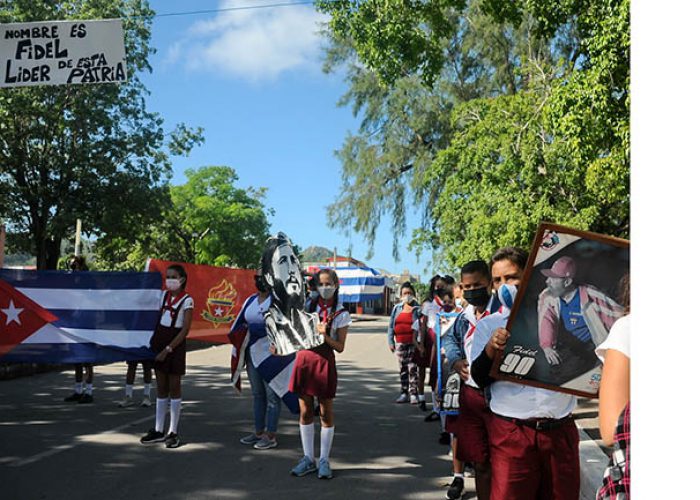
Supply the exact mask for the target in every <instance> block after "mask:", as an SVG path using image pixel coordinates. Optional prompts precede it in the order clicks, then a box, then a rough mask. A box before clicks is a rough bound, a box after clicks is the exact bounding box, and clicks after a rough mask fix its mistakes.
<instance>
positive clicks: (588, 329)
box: [537, 256, 623, 385]
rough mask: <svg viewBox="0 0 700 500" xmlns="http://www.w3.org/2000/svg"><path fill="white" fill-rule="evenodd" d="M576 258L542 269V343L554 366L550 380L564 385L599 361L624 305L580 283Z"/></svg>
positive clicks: (540, 309)
mask: <svg viewBox="0 0 700 500" xmlns="http://www.w3.org/2000/svg"><path fill="white" fill-rule="evenodd" d="M576 267H577V266H576V261H575V260H574V259H573V258H572V257H569V256H564V257H560V258H558V259H557V260H556V261H554V263H553V264H552V267H551V268H549V269H542V270H541V273H542V274H543V275H544V276H545V277H546V288H545V289H544V290H543V291H542V292H541V293H540V295H539V298H538V304H537V316H538V327H539V329H538V336H539V344H540V347H541V348H542V351H543V353H544V356H545V358H546V359H547V362H548V363H549V365H550V380H551V382H552V383H554V384H557V385H561V384H564V383H566V382H567V381H569V380H572V379H574V378H576V377H578V376H580V375H583V374H584V373H586V372H588V371H589V370H591V369H593V368H594V367H595V366H596V365H597V364H598V363H599V362H598V358H597V357H596V355H595V348H596V346H598V345H599V344H601V343H602V342H603V341H604V340H605V338H606V337H607V336H608V332H609V331H610V328H611V327H612V325H613V323H614V322H615V320H617V319H618V318H619V317H620V316H622V315H623V308H622V306H620V305H619V304H618V303H617V302H615V301H614V300H613V299H611V298H610V297H608V296H607V295H606V294H605V293H603V292H602V291H600V290H599V289H597V288H596V287H594V286H593V285H587V284H582V283H578V282H577V280H576V271H577V269H576Z"/></svg>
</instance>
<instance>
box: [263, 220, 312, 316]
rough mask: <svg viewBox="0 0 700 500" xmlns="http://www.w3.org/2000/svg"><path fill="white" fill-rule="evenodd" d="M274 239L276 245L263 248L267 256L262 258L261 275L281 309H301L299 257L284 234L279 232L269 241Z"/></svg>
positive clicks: (302, 281) (301, 294) (301, 283)
mask: <svg viewBox="0 0 700 500" xmlns="http://www.w3.org/2000/svg"><path fill="white" fill-rule="evenodd" d="M275 240H276V241H277V243H278V246H276V247H274V246H272V247H270V246H268V248H267V249H266V250H265V252H266V253H267V257H266V258H263V269H262V273H263V277H264V279H265V282H266V283H267V284H268V285H269V286H270V288H271V289H272V291H273V293H274V295H275V298H276V299H277V301H278V303H279V305H280V307H282V309H284V310H288V309H290V308H292V309H294V308H296V309H301V308H303V307H304V299H305V297H304V280H303V278H302V273H301V265H300V263H299V259H298V257H297V256H296V254H295V253H294V249H293V248H292V246H291V244H290V242H289V239H288V238H287V237H286V236H285V235H284V234H282V233H279V234H278V235H277V237H276V238H275V239H273V240H271V241H275ZM270 252H271V253H270Z"/></svg>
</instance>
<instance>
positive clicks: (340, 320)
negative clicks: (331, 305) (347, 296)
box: [316, 305, 352, 340]
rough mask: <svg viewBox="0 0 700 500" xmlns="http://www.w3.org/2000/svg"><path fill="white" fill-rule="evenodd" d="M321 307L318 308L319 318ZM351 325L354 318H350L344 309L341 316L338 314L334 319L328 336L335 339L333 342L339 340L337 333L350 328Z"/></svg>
mask: <svg viewBox="0 0 700 500" xmlns="http://www.w3.org/2000/svg"><path fill="white" fill-rule="evenodd" d="M321 310H322V309H321V306H320V305H318V306H316V313H317V314H318V315H319V318H321ZM321 319H323V318H321ZM350 323H352V318H351V317H350V313H349V312H347V311H346V310H345V309H343V310H342V311H341V312H340V314H338V315H337V316H336V317H335V318H333V322H332V323H331V331H330V332H328V335H329V336H330V337H331V338H332V339H333V340H338V334H337V331H338V330H339V329H340V328H344V327H346V326H349V325H350Z"/></svg>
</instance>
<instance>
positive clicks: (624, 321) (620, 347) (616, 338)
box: [595, 314, 632, 363]
mask: <svg viewBox="0 0 700 500" xmlns="http://www.w3.org/2000/svg"><path fill="white" fill-rule="evenodd" d="M631 323H632V322H631V320H630V315H629V314H628V315H627V316H623V317H621V318H620V319H618V320H617V321H615V323H614V324H613V326H612V328H610V333H608V337H607V338H606V339H605V341H603V343H602V344H600V345H599V346H598V347H597V348H596V350H595V353H596V355H597V356H598V358H599V359H600V360H601V361H602V362H603V363H605V353H606V352H607V350H608V349H613V350H615V351H620V352H621V353H622V354H624V355H625V356H627V357H628V358H630V359H631V356H630V326H631Z"/></svg>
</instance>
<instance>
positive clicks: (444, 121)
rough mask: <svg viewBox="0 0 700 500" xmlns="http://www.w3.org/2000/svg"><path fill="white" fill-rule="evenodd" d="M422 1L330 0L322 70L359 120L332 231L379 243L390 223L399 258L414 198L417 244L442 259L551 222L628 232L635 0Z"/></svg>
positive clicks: (486, 248)
mask: <svg viewBox="0 0 700 500" xmlns="http://www.w3.org/2000/svg"><path fill="white" fill-rule="evenodd" d="M412 5H413V4H412V3H402V2H373V1H366V2H361V1H355V2H348V1H344V2H327V3H321V8H322V9H323V10H325V11H326V12H329V13H330V14H331V16H332V20H331V23H330V33H329V38H330V40H331V42H332V44H331V47H330V49H329V50H328V59H327V69H328V68H333V67H336V68H337V67H342V68H344V69H345V70H346V71H347V75H348V82H349V85H350V89H349V91H348V93H347V94H346V96H345V97H344V98H343V100H342V101H341V104H352V105H353V109H354V111H355V113H356V114H362V116H363V121H362V124H361V126H360V129H359V131H358V133H357V134H355V135H352V136H349V137H348V138H347V139H346V142H345V144H344V146H343V148H342V149H341V150H340V151H339V153H338V155H339V157H340V158H341V160H342V162H343V182H344V185H343V188H342V191H341V194H340V195H339V197H338V199H337V202H336V203H335V204H334V205H333V206H331V207H330V209H329V221H330V222H331V224H332V225H334V226H336V227H344V228H347V229H349V228H352V229H354V230H356V231H359V232H361V233H363V234H364V235H365V237H366V238H367V239H368V240H369V242H370V244H371V243H372V242H373V241H374V238H375V235H376V234H375V232H376V228H377V227H378V226H379V223H380V221H381V220H382V219H383V218H385V217H389V218H390V219H391V221H392V224H393V226H394V227H395V229H396V231H395V248H394V253H395V255H396V253H397V248H396V242H397V239H398V237H399V236H402V235H403V234H404V232H405V230H406V223H405V214H406V213H407V211H409V210H410V209H411V208H415V207H419V208H420V209H421V211H422V214H423V221H422V224H421V226H420V227H419V228H415V229H414V231H413V236H414V237H413V242H412V248H413V249H414V250H416V251H417V252H420V251H421V250H424V249H428V250H431V251H433V252H434V253H435V254H436V255H434V260H436V261H437V262H443V264H442V266H441V267H445V268H449V267H453V266H460V265H462V264H463V263H464V262H465V261H466V260H469V259H472V258H476V257H481V258H486V259H487V258H488V257H490V254H491V253H492V251H493V250H494V249H496V248H497V247H499V246H503V245H520V246H525V247H527V246H528V245H529V243H530V238H531V237H532V235H533V234H534V230H535V227H536V226H537V224H538V223H539V222H541V221H551V222H558V223H562V224H567V225H571V226H574V227H578V228H581V229H590V230H593V231H599V232H603V233H607V234H611V235H615V236H621V237H626V236H628V234H629V186H628V184H629V1H628V0H623V1H612V0H587V1H585V2H576V1H574V0H565V1H554V0H543V1H539V0H538V1H534V0H521V1H515V2H512V1H510V0H475V1H466V2H462V1H459V0H455V1H452V2H444V1H439V2H438V1H428V2H422V3H421V5H422V7H420V8H419V9H418V11H417V14H416V16H415V17H412V16H410V15H409V14H408V13H407V12H406V10H405V9H407V8H409V7H411V6H412ZM430 12H433V13H436V14H435V17H434V18H431V19H428V14H427V13H430ZM367 20H369V25H368V26H364V27H363V24H365V23H366V22H367ZM381 26H384V27H385V31H384V32H381V30H380V27H381ZM436 26H437V27H436ZM438 27H439V28H438ZM438 47H439V50H437V48H438ZM382 51H383V53H384V54H385V55H386V57H385V58H382V57H381V54H382Z"/></svg>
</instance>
